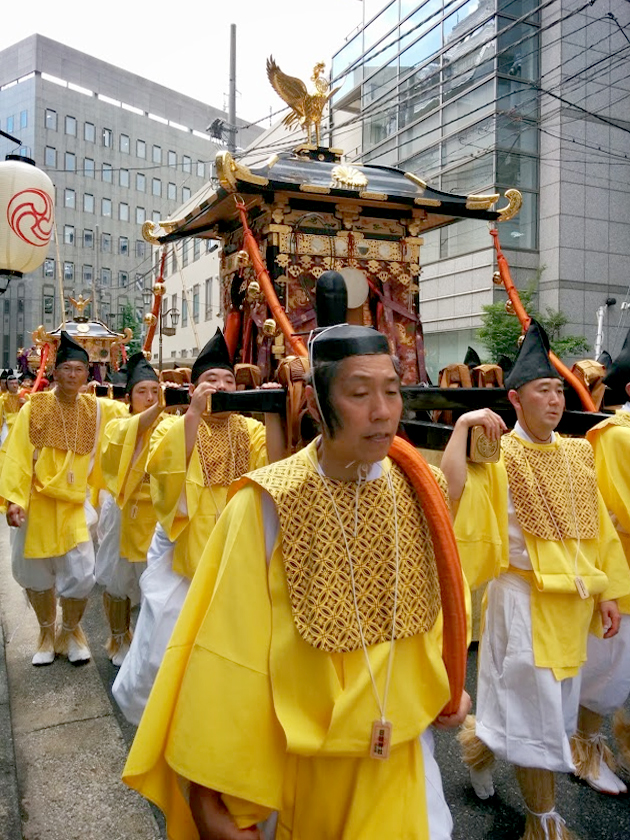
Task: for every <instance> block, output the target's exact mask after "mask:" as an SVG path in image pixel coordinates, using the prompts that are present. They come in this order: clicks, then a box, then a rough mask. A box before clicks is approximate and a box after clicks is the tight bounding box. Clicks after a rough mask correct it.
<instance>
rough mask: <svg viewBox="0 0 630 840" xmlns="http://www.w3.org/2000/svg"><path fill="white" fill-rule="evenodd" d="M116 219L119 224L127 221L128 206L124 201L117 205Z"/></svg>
mask: <svg viewBox="0 0 630 840" xmlns="http://www.w3.org/2000/svg"><path fill="white" fill-rule="evenodd" d="M118 218H119V219H120V221H121V222H128V221H129V205H128V204H127V203H126V202H124V201H121V202H120V204H119V205H118Z"/></svg>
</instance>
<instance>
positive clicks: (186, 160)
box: [182, 155, 192, 175]
mask: <svg viewBox="0 0 630 840" xmlns="http://www.w3.org/2000/svg"><path fill="white" fill-rule="evenodd" d="M182 172H186V173H187V174H188V175H191V174H192V158H190V157H188V155H182Z"/></svg>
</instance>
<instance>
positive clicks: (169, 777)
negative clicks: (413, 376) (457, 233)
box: [0, 322, 630, 840]
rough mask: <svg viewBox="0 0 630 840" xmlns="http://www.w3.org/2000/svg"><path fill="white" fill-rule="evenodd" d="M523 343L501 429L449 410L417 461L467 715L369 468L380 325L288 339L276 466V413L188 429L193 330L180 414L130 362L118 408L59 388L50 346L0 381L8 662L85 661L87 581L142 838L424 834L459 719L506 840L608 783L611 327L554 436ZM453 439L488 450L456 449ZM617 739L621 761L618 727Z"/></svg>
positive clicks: (626, 542)
mask: <svg viewBox="0 0 630 840" xmlns="http://www.w3.org/2000/svg"><path fill="white" fill-rule="evenodd" d="M548 349H549V346H548V340H547V337H546V335H545V334H544V331H543V330H542V328H541V327H540V326H539V325H538V324H537V323H536V322H532V324H531V326H530V328H529V329H528V331H527V334H526V336H525V340H524V342H523V345H522V347H521V349H520V351H519V355H518V357H517V360H516V363H515V365H514V367H513V369H512V370H511V372H510V374H509V377H508V379H507V382H506V387H507V388H508V397H509V399H510V402H511V403H512V405H513V407H514V410H515V413H516V416H517V423H516V426H515V428H514V429H513V430H512V431H511V432H508V430H507V428H506V426H505V423H504V421H503V420H502V419H501V417H500V416H498V415H497V414H495V413H493V412H492V411H490V410H489V409H484V410H481V411H474V412H468V413H466V414H464V415H462V416H461V417H460V418H459V419H458V420H457V422H456V424H455V427H454V431H453V434H452V436H451V439H450V442H449V444H448V446H447V448H446V450H445V452H444V455H443V458H442V462H441V469H440V470H436V469H434V474H435V480H436V482H437V484H438V485H439V487H440V489H441V491H442V493H443V494H444V498H445V499H446V501H447V502H448V504H449V505H450V510H451V514H452V518H453V525H452V528H453V530H454V535H455V537H456V540H457V545H458V549H459V554H460V557H461V563H462V568H463V571H464V576H465V581H466V583H467V585H468V586H469V587H470V588H471V589H473V590H474V589H477V588H480V587H482V586H484V585H487V588H486V593H485V598H484V621H483V632H482V637H481V640H480V647H479V671H478V678H477V691H476V714H475V716H473V715H471V714H470V711H471V701H470V698H469V696H468V694H467V693H466V692H465V691H464V692H463V694H462V696H461V697H460V698H451V699H454V700H455V705H454V708H455V709H456V711H455V713H453V714H444V712H443V710H444V708H445V706H446V704H447V702H448V701H449V682H448V678H447V673H446V670H445V665H444V661H443V658H442V628H443V622H445V621H448V620H449V616H448V615H446V614H443V613H442V609H441V607H442V604H441V596H440V587H439V581H438V572H437V565H438V563H439V560H440V558H439V556H438V557H436V549H435V544H434V538H433V537H432V535H431V529H430V528H429V527H428V525H427V514H426V511H425V506H424V503H423V499H422V498H421V497H420V496H419V495H418V493H417V492H416V491H415V490H414V489H413V485H412V483H411V482H410V480H409V477H408V476H407V475H406V474H405V471H404V469H403V468H402V467H401V466H399V465H398V464H397V463H395V462H393V461H391V460H390V459H389V458H388V457H387V453H388V451H389V449H390V446H391V443H392V440H393V437H394V435H395V434H396V433H397V431H398V430H399V425H400V420H401V415H402V411H403V405H402V399H401V393H400V383H399V378H398V374H397V372H396V365H395V362H394V360H392V358H391V357H390V355H389V347H388V343H387V340H386V339H385V338H384V337H383V336H382V335H381V334H379V333H377V332H376V331H374V330H371V329H368V328H364V327H357V326H349V325H339V326H336V327H332V328H328V329H324V330H322V331H320V332H319V333H316V334H315V337H314V338H312V340H311V343H310V348H309V350H310V377H309V380H308V382H309V384H308V386H307V388H306V397H307V404H308V409H309V412H310V414H311V415H312V417H313V418H314V420H315V421H316V423H317V424H318V427H319V429H320V431H321V434H320V435H319V436H318V437H317V438H316V439H315V440H313V441H312V442H311V443H309V444H308V445H306V446H304V448H302V449H300V450H299V451H298V452H297V453H295V454H293V455H291V456H289V457H287V455H288V453H287V451H286V442H285V434H284V427H283V423H282V421H281V419H280V417H279V416H278V415H275V414H269V415H265V418H264V421H265V422H264V423H261V422H258V421H257V420H254V419H251V418H249V417H245V416H241V415H239V414H236V413H225V414H216V413H208V411H207V405H208V397H209V396H210V395H211V394H213V393H215V392H216V391H233V390H236V379H235V376H234V368H233V366H232V362H231V360H230V355H229V352H228V349H227V346H226V344H225V341H224V338H223V336H222V334H221V332H220V331H217V334H216V335H215V336H214V337H213V338H212V339H211V340H210V341H209V342H208V344H207V345H206V346H205V347H204V349H203V350H202V352H201V353H200V354H199V356H198V357H197V359H196V360H195V363H194V366H193V368H192V372H191V385H190V403H189V406H188V408H187V410H186V412H185V414H183V416H176V415H173V414H167V413H165V412H164V401H163V399H161V398H160V395H161V392H162V386H161V384H160V382H159V380H158V376H157V374H156V373H155V371H154V370H153V368H152V367H151V365H150V364H149V363H148V362H147V361H146V360H145V357H144V355H143V354H142V353H138V354H136V355H135V356H132V357H131V358H130V359H129V361H128V363H127V365H126V371H125V375H126V384H125V400H124V402H122V401H116V400H113V399H108V398H101V397H97V396H95V395H94V394H93V393H87V392H86V383H87V377H88V367H89V359H88V355H87V353H86V351H85V349H84V348H83V347H82V346H81V345H80V344H78V343H76V342H75V341H74V340H73V339H72V338H71V337H70V336H68V335H67V334H66V333H65V332H62V333H61V339H60V344H59V347H58V349H57V354H56V360H55V369H54V374H53V381H52V382H51V389H50V390H44V391H42V392H38V393H30V394H29V395H28V396H26V395H25V391H26V390H28V387H27V388H25V387H24V386H25V385H27V386H28V383H25V382H24V381H22V382H20V377H19V376H18V375H17V374H14V373H13V372H12V371H10V372H7V376H6V377H4V381H5V382H6V393H3V395H2V396H1V397H0V412H1V417H2V425H1V429H2V432H1V436H2V442H3V443H2V449H1V450H0V497H2V500H3V502H4V505H5V508H6V516H7V521H8V523H9V525H10V526H11V528H10V547H11V549H10V550H11V564H12V570H13V574H14V577H15V579H16V581H17V582H18V583H19V584H20V586H21V587H23V589H24V590H25V592H26V595H27V597H28V600H29V602H30V604H31V605H32V607H33V610H34V613H35V615H36V617H37V621H38V624H39V636H38V639H37V641H36V644H35V650H34V653H33V659H32V661H33V665H36V666H45V665H52V664H53V662H54V660H55V658H56V657H57V656H62V657H67V659H68V660H69V661H70V662H72V663H73V664H75V665H80V664H82V663H85V662H87V661H89V659H90V655H91V654H90V649H89V645H88V641H87V639H86V637H85V634H84V633H83V630H82V628H81V618H82V616H83V614H84V611H85V608H86V606H87V603H88V599H89V597H90V594H91V593H92V590H93V588H94V586H95V584H98V585H99V587H100V588H101V589H102V593H103V602H104V609H105V614H106V616H107V621H108V623H109V628H110V638H109V641H108V644H107V651H108V655H109V657H110V659H111V661H112V663H113V664H114V665H115V666H117V668H119V670H118V672H117V676H116V679H115V681H114V685H113V694H114V697H115V699H116V701H117V702H118V704H119V706H120V707H121V709H122V711H123V713H124V714H125V716H126V717H127V718H128V719H129V720H130V721H131V722H133V723H134V724H136V725H138V726H139V728H138V731H137V733H136V737H135V740H134V744H133V746H132V749H131V751H130V754H129V757H128V760H127V764H126V767H125V771H124V774H123V778H124V780H125V782H126V783H127V784H129V785H130V786H131V787H133V788H135V789H137V790H138V791H139V792H140V793H142V794H143V795H144V796H146V797H147V798H149V799H150V800H151V801H153V802H154V803H156V804H157V805H158V806H159V807H160V808H161V809H162V810H163V811H164V813H165V814H166V818H167V826H168V836H169V838H173V840H189V838H200V839H201V840H206V838H217V840H238V838H243V840H255V838H263V837H266V838H271V837H275V838H277V840H289V838H296V840H297V838H301V840H311V838H313V840H315V838H317V839H318V840H340V838H344V840H377V838H378V839H379V840H382V838H401V840H402V838H405V839H406V840H407V838H408V840H447V838H450V837H451V834H452V819H451V815H450V812H449V808H448V805H447V803H446V801H445V799H444V795H443V791H442V783H441V778H440V770H439V767H438V765H437V763H436V760H435V758H434V756H433V738H432V729H433V727H434V726H435V727H438V728H442V729H452V730H457V729H458V730H459V733H458V736H457V737H458V739H459V741H460V744H461V750H462V757H463V760H464V761H465V762H466V763H467V765H468V766H469V769H470V779H471V783H472V786H473V788H474V791H475V793H476V794H477V796H479V797H480V798H482V799H484V798H488V797H490V796H492V795H493V793H494V784H493V778H492V767H493V764H494V762H495V761H496V760H497V759H499V760H502V761H506V762H509V763H510V764H512V765H514V768H515V773H516V778H517V781H518V784H519V787H520V791H521V794H522V798H523V803H524V808H525V817H526V818H525V828H524V833H523V834H522V836H523V837H524V838H526V840H556V838H568V837H570V836H572V835H571V834H570V832H569V829H568V828H567V826H566V824H565V820H564V819H563V818H562V817H561V816H560V814H558V812H557V811H556V808H555V781H554V780H555V774H556V773H574V774H576V775H577V776H579V777H580V778H582V779H583V780H585V782H587V783H588V784H589V785H590V786H591V787H593V788H595V789H596V790H598V791H600V792H601V793H605V794H611V795H617V794H620V793H625V792H626V786H625V784H624V782H623V780H622V778H621V776H622V775H623V773H622V772H621V771H617V772H615V763H614V761H613V757H612V753H611V751H610V749H609V748H608V746H607V745H606V743H605V739H604V738H603V736H602V734H601V729H602V723H603V720H604V718H605V717H607V716H609V715H612V714H613V713H615V712H617V711H618V710H619V709H620V708H621V707H622V706H623V705H624V703H625V701H626V700H627V698H628V695H629V693H630V571H629V568H628V566H629V563H630V469H629V468H628V459H629V456H630V333H629V334H628V337H627V339H626V342H625V344H624V347H623V349H622V351H621V354H620V355H619V357H618V358H617V359H616V360H615V362H614V364H613V366H612V368H611V370H610V372H609V374H608V378H607V383H608V385H610V386H611V387H613V386H614V387H615V388H617V389H619V387H621V388H622V389H623V390H625V393H626V394H627V399H628V402H626V403H625V405H622V406H621V407H620V408H619V410H618V411H617V412H616V413H614V414H611V415H610V416H609V417H608V418H607V419H606V420H604V421H603V422H602V423H600V424H598V425H597V426H595V427H594V428H593V429H591V431H590V432H589V433H588V435H587V438H588V439H576V438H566V437H564V436H561V435H559V434H558V433H556V432H555V431H554V430H555V428H556V427H557V425H558V423H559V421H560V418H561V416H562V412H563V410H564V390H563V383H562V381H561V379H560V377H559V375H558V374H557V373H556V371H555V369H554V367H553V366H552V365H551V363H550V361H549V355H548ZM3 376H4V375H3ZM2 381H3V380H2V379H0V383H1V382H2ZM473 427H481V428H482V429H483V431H484V433H485V435H486V436H487V437H489V438H490V439H493V440H497V441H498V440H500V441H501V447H500V448H501V458H500V460H498V461H496V462H492V463H483V464H480V463H471V462H470V461H469V460H468V458H467V446H468V439H469V434H470V430H471V429H472V428H473ZM446 527H449V528H450V527H451V526H450V525H447V526H446ZM137 604H140V611H139V614H138V618H137V621H136V624H135V627H134V628H133V632H132V627H131V615H132V607H134V606H135V605H137ZM58 613H60V614H59V615H58ZM468 619H469V626H470V616H468ZM616 730H617V732H618V734H619V743H618V752H619V753H620V756H621V762H622V766H623V761H626V762H630V749H629V748H628V743H630V726H629V725H628V723H627V722H626V721H625V719H624V718H623V717H621V716H618V720H617V725H616ZM627 769H630V764H629V765H628V767H627Z"/></svg>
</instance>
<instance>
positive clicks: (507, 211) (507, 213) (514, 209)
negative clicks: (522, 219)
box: [497, 190, 523, 222]
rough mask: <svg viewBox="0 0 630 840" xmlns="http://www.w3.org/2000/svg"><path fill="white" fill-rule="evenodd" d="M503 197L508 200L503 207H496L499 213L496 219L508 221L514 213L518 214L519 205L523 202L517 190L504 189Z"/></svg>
mask: <svg viewBox="0 0 630 840" xmlns="http://www.w3.org/2000/svg"><path fill="white" fill-rule="evenodd" d="M505 197H506V198H507V200H508V203H507V205H506V206H505V207H498V208H497V212H498V214H499V218H498V219H497V221H498V222H509V221H510V219H513V218H514V217H515V216H516V215H518V212H519V210H520V209H521V205H522V204H523V196H522V195H521V193H520V192H519V191H518V190H506V191H505Z"/></svg>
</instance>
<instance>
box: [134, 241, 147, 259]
mask: <svg viewBox="0 0 630 840" xmlns="http://www.w3.org/2000/svg"><path fill="white" fill-rule="evenodd" d="M145 246H146V242H144V241H143V240H142V239H136V249H135V250H136V257H139V258H142V257H144V251H145Z"/></svg>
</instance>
